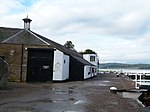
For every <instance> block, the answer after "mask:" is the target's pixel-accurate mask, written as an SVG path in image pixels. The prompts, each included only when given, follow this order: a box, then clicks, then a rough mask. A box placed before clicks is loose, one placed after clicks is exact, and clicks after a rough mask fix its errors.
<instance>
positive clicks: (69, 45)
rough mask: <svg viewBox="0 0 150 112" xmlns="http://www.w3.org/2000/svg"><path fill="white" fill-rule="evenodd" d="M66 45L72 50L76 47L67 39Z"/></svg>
mask: <svg viewBox="0 0 150 112" xmlns="http://www.w3.org/2000/svg"><path fill="white" fill-rule="evenodd" d="M64 46H65V47H67V48H69V49H71V50H75V49H74V45H73V43H72V42H71V41H67V42H66V43H65V44H64Z"/></svg>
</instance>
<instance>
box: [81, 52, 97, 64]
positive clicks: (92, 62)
mask: <svg viewBox="0 0 150 112" xmlns="http://www.w3.org/2000/svg"><path fill="white" fill-rule="evenodd" d="M90 56H94V57H95V61H90ZM83 58H84V59H85V60H87V61H88V62H90V63H91V64H93V65H95V66H97V63H98V62H99V59H98V56H97V54H83Z"/></svg>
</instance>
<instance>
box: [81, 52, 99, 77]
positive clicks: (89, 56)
mask: <svg viewBox="0 0 150 112" xmlns="http://www.w3.org/2000/svg"><path fill="white" fill-rule="evenodd" d="M83 58H84V59H85V60H87V61H88V62H90V63H91V64H93V65H94V66H92V67H87V68H86V69H90V71H91V74H90V75H91V77H93V76H95V75H97V73H98V68H99V58H98V55H97V54H83ZM88 76H89V75H88ZM88 76H86V77H88Z"/></svg>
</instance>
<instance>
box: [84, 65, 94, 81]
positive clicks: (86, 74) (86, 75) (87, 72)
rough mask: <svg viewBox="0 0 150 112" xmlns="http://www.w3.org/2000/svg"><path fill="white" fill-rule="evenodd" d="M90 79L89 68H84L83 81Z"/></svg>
mask: <svg viewBox="0 0 150 112" xmlns="http://www.w3.org/2000/svg"><path fill="white" fill-rule="evenodd" d="M90 77H92V74H91V66H88V65H86V66H84V79H87V78H90Z"/></svg>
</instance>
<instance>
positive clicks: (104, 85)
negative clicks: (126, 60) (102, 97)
mask: <svg viewBox="0 0 150 112" xmlns="http://www.w3.org/2000/svg"><path fill="white" fill-rule="evenodd" d="M98 85H99V86H107V85H106V84H98Z"/></svg>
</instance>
